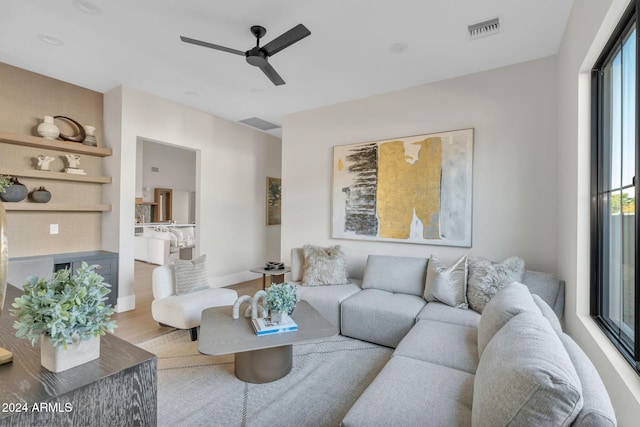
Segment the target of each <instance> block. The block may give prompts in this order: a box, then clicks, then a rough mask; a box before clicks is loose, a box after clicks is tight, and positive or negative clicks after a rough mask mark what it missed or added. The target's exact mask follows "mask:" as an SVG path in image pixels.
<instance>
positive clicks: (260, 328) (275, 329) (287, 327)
mask: <svg viewBox="0 0 640 427" xmlns="http://www.w3.org/2000/svg"><path fill="white" fill-rule="evenodd" d="M251 324H252V325H253V329H255V331H256V334H257V335H272V334H280V333H283V332H295V331H297V330H298V325H296V322H294V321H293V319H291V318H290V317H289V318H288V319H287V320H285V321H282V322H273V321H271V319H270V318H268V317H260V318H258V319H251Z"/></svg>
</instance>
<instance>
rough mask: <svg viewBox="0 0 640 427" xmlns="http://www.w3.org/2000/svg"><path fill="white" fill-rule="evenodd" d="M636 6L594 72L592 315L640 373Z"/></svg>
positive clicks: (639, 9) (626, 14) (617, 31)
mask: <svg viewBox="0 0 640 427" xmlns="http://www.w3.org/2000/svg"><path fill="white" fill-rule="evenodd" d="M638 4H640V0H637V1H634V2H632V5H631V6H630V8H629V10H627V12H626V13H625V16H624V18H623V20H622V21H621V23H620V24H619V25H618V27H617V28H616V30H615V32H614V34H613V36H612V37H611V39H610V40H609V42H608V43H607V46H606V47H605V49H604V51H603V52H602V54H601V56H600V58H599V59H598V62H597V63H596V65H595V67H594V69H593V70H592V156H591V157H592V167H591V190H592V191H591V194H592V208H591V224H592V226H591V266H592V271H591V315H592V316H593V317H594V318H595V319H596V321H597V322H598V324H599V325H600V326H601V327H602V328H603V330H604V331H605V333H606V334H607V336H608V337H609V338H610V339H611V340H612V341H613V343H614V344H615V345H616V346H617V347H618V349H619V350H620V351H621V352H622V354H623V355H624V356H625V357H626V358H627V360H628V361H629V362H630V363H631V364H632V365H633V366H634V368H636V370H637V371H638V370H639V366H640V315H639V306H640V303H639V301H640V299H639V298H638V294H639V292H638V289H639V287H638V283H639V281H638V277H637V275H636V253H637V252H636V245H637V241H638V229H639V228H638V223H637V220H636V218H637V215H636V210H637V207H636V199H637V196H638V189H637V187H636V176H637V175H638V165H639V163H640V162H639V161H638V155H639V153H640V150H639V149H638V110H637V105H638V88H640V84H639V82H638V72H637V57H638V50H637V39H638V34H637V30H636V23H637V13H638V11H640V8H638Z"/></svg>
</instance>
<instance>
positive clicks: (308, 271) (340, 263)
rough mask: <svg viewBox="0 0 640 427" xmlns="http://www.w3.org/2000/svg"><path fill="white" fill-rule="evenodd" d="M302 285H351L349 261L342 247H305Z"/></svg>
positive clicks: (303, 249)
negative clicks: (348, 268) (348, 272)
mask: <svg viewBox="0 0 640 427" xmlns="http://www.w3.org/2000/svg"><path fill="white" fill-rule="evenodd" d="M302 251H303V253H304V267H303V274H302V284H303V285H306V286H318V285H346V284H348V283H351V282H350V281H349V278H348V275H347V260H346V257H345V255H344V253H343V252H342V249H340V246H338V245H336V246H329V247H328V248H321V247H319V246H311V245H305V246H304V247H303V248H302Z"/></svg>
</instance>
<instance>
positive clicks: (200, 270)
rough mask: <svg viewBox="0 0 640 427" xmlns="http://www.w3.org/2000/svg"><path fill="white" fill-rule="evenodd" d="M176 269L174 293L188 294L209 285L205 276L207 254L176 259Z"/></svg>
mask: <svg viewBox="0 0 640 427" xmlns="http://www.w3.org/2000/svg"><path fill="white" fill-rule="evenodd" d="M174 266H175V270H176V294H177V295H182V294H188V293H190V292H195V291H200V290H202V289H207V288H208V287H209V278H208V276H207V255H206V254H204V255H201V256H199V257H198V258H196V259H193V260H182V259H177V260H176V261H175V264H174Z"/></svg>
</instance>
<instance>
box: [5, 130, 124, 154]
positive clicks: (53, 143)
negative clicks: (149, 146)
mask: <svg viewBox="0 0 640 427" xmlns="http://www.w3.org/2000/svg"><path fill="white" fill-rule="evenodd" d="M0 142H4V143H7V144H13V145H22V146H24V147H36V148H43V149H47V150H56V151H64V152H68V153H77V154H86V155H88V156H97V157H108V156H111V155H112V154H113V151H112V150H111V149H110V148H103V147H92V146H90V145H84V144H82V143H79V142H67V141H58V140H55V139H44V138H40V137H38V136H31V135H19V134H16V133H10V132H0Z"/></svg>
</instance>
